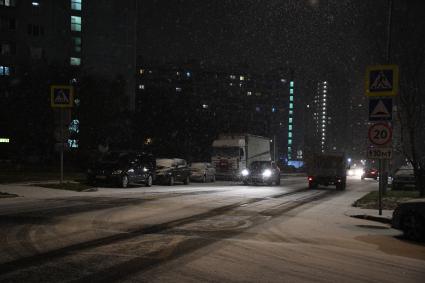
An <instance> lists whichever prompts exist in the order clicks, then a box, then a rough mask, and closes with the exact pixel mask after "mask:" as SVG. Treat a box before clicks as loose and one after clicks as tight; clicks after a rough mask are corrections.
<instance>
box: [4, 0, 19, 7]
mask: <svg viewBox="0 0 425 283" xmlns="http://www.w3.org/2000/svg"><path fill="white" fill-rule="evenodd" d="M0 6H6V7H14V6H15V0H0Z"/></svg>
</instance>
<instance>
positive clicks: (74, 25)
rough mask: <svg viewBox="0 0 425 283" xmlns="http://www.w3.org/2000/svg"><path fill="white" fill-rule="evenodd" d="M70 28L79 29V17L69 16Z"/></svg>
mask: <svg viewBox="0 0 425 283" xmlns="http://www.w3.org/2000/svg"><path fill="white" fill-rule="evenodd" d="M71 30H72V31H81V17H77V16H71Z"/></svg>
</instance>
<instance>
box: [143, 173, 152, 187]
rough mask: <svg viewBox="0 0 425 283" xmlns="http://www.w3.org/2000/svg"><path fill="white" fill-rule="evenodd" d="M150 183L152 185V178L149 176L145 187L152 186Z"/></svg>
mask: <svg viewBox="0 0 425 283" xmlns="http://www.w3.org/2000/svg"><path fill="white" fill-rule="evenodd" d="M152 183H153V180H152V176H151V175H149V176H148V179H147V180H146V183H145V185H146V187H151V186H152Z"/></svg>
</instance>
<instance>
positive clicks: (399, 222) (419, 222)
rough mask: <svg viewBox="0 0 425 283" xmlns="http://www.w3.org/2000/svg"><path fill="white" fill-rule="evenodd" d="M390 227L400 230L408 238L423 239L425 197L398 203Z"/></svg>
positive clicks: (424, 236) (424, 235)
mask: <svg viewBox="0 0 425 283" xmlns="http://www.w3.org/2000/svg"><path fill="white" fill-rule="evenodd" d="M392 227H393V228H395V229H399V230H402V231H403V233H404V235H405V236H406V238H408V239H410V240H414V241H425V199H415V200H410V201H407V202H404V203H401V204H399V205H398V206H397V208H396V209H395V210H394V212H393V219H392Z"/></svg>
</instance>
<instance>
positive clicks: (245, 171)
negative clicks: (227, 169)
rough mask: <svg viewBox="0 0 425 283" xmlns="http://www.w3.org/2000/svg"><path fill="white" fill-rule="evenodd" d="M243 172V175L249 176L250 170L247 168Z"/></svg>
mask: <svg viewBox="0 0 425 283" xmlns="http://www.w3.org/2000/svg"><path fill="white" fill-rule="evenodd" d="M241 173H242V176H248V175H249V171H248V170H247V169H243V170H242V172H241Z"/></svg>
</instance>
